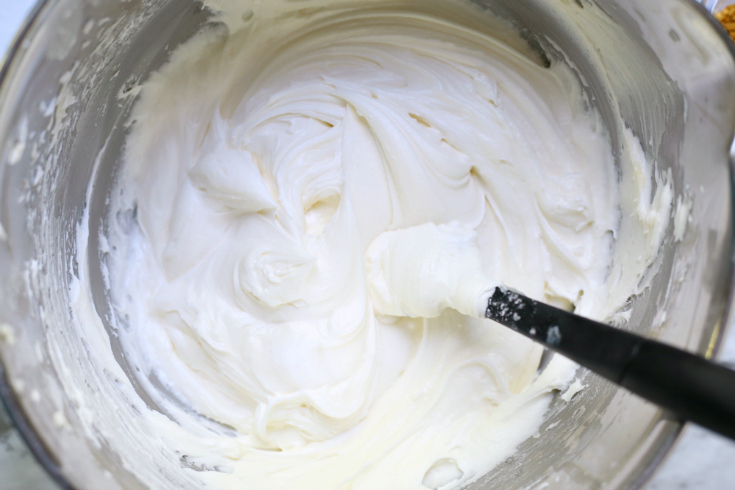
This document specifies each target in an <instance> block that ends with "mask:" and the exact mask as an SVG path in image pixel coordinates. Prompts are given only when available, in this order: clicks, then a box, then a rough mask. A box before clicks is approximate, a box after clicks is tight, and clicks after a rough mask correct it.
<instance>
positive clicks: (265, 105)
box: [76, 0, 670, 490]
mask: <svg viewBox="0 0 735 490" xmlns="http://www.w3.org/2000/svg"><path fill="white" fill-rule="evenodd" d="M264 3H265V4H266V5H261V4H258V3H255V4H252V3H251V2H246V1H244V0H243V1H235V0H229V1H225V2H219V3H218V5H219V6H220V7H221V8H223V14H222V19H223V20H224V21H225V22H226V24H227V25H228V27H229V31H230V34H229V35H223V33H222V31H221V30H218V29H217V28H216V27H213V28H211V29H209V30H208V31H207V32H205V33H203V34H202V35H200V36H198V37H197V38H195V39H194V40H192V41H190V42H189V43H188V44H187V45H185V46H184V47H183V48H181V49H179V50H178V51H177V52H176V53H175V54H174V56H173V58H172V60H171V61H170V63H169V64H167V65H166V66H165V67H164V68H163V69H161V70H160V71H159V72H158V73H157V74H156V75H155V76H153V77H152V78H151V79H150V80H149V81H147V82H146V83H145V84H144V85H143V88H142V90H141V100H140V102H139V103H138V105H137V108H136V110H135V114H134V118H135V120H136V123H135V125H134V126H133V130H132V134H131V135H130V138H129V141H128V146H127V151H126V160H125V164H126V167H125V173H124V175H123V176H122V177H121V180H120V191H121V194H120V197H119V198H118V199H119V202H118V203H117V205H116V208H115V216H116V218H115V219H113V221H114V222H115V223H122V224H121V225H120V229H118V230H112V231H111V235H110V237H109V239H110V246H111V248H110V250H111V256H112V261H111V266H112V267H111V270H110V281H111V287H112V293H113V297H114V300H115V306H116V309H117V310H118V318H120V319H121V320H120V322H121V325H120V327H119V331H118V335H119V340H120V342H121V344H122V346H123V351H124V356H125V359H126V361H127V363H128V365H129V366H132V367H134V368H135V369H136V370H138V371H135V372H137V373H138V376H137V379H136V382H137V383H139V384H140V387H141V389H142V390H143V391H145V393H146V397H147V398H148V399H149V402H150V404H152V405H155V406H156V407H157V408H158V409H160V410H162V411H163V412H165V413H166V414H167V415H168V416H163V415H161V414H160V413H159V412H158V411H155V410H151V409H149V408H145V407H143V406H142V404H141V403H139V399H137V398H135V397H136V396H137V395H134V394H132V393H133V392H132V388H131V386H130V385H128V384H126V383H122V382H119V381H118V384H119V388H117V389H120V390H122V391H125V393H126V396H127V397H129V398H130V399H133V398H135V400H136V401H133V402H131V403H133V405H134V406H135V407H137V408H136V409H135V413H137V414H138V415H136V416H135V417H136V420H135V427H141V429H136V430H137V433H140V434H138V435H137V436H135V437H140V438H141V440H143V439H145V438H149V439H146V441H147V442H146V445H147V446H148V447H155V448H156V450H155V451H150V452H151V453H153V455H152V456H151V457H152V458H153V459H154V460H155V461H158V463H157V464H159V465H161V467H165V466H166V465H167V464H169V463H166V462H165V461H173V462H174V463H173V464H176V463H178V462H179V461H182V462H184V464H185V466H186V468H185V469H182V470H181V471H182V472H183V473H186V474H187V476H186V478H187V480H186V481H187V482H189V483H188V484H191V482H199V483H206V484H208V485H211V487H212V488H220V487H234V488H254V489H259V490H265V489H269V488H274V489H276V488H300V489H312V488H313V489H317V488H319V489H324V488H353V489H361V488H366V489H375V488H401V489H414V488H415V489H425V488H427V487H428V488H443V489H447V488H455V487H458V486H461V485H464V484H467V483H468V482H471V481H473V480H476V479H477V478H479V477H480V476H482V475H483V474H485V473H486V472H488V471H489V470H490V469H492V468H493V467H494V466H495V465H496V464H497V463H499V462H500V461H502V460H503V459H505V458H507V457H508V456H510V455H511V454H512V453H513V452H514V450H515V448H516V447H517V446H518V445H519V444H520V443H522V442H523V441H524V440H526V439H527V438H529V437H531V436H532V435H533V434H534V433H536V432H537V430H538V428H539V426H540V424H541V422H542V420H543V415H544V412H545V410H546V409H547V407H548V404H549V401H550V397H551V395H550V393H551V392H552V391H553V390H555V389H560V388H562V387H564V386H566V385H567V384H568V383H569V381H570V380H571V379H572V376H573V373H574V366H573V365H572V364H571V363H570V362H568V361H565V360H564V359H561V358H558V357H556V358H554V360H553V361H552V364H551V365H550V366H549V367H548V368H547V369H546V370H545V371H544V372H543V374H542V375H541V376H538V377H537V376H536V371H537V368H538V365H539V359H540V355H541V352H542V349H541V348H540V347H539V346H537V345H534V344H533V343H532V342H531V341H529V340H527V339H524V338H522V337H520V336H518V335H516V334H515V333H513V332H511V331H509V330H507V329H505V328H504V327H500V326H498V325H495V324H493V323H491V322H489V321H486V320H481V319H476V318H473V317H481V316H482V302H481V300H482V298H483V296H484V295H485V294H486V293H487V291H489V288H490V287H491V286H492V285H494V284H499V283H502V284H505V285H507V286H510V287H513V288H516V289H518V290H521V291H523V292H524V293H526V294H527V295H529V296H531V297H534V298H538V299H541V300H544V301H546V302H549V303H553V304H557V305H560V306H563V307H567V308H571V307H572V306H574V307H576V308H577V311H579V312H582V313H584V314H586V315H587V316H591V317H594V318H598V319H607V318H610V317H611V316H612V315H613V314H615V313H616V312H617V311H618V309H619V308H620V307H621V306H622V305H623V304H624V302H625V300H626V298H627V297H628V296H629V295H630V294H632V293H634V292H635V287H636V286H637V285H638V282H639V280H640V277H641V275H642V274H643V273H644V271H645V270H646V268H647V267H648V266H649V265H650V264H651V262H652V260H653V258H654V257H655V254H656V252H657V250H658V245H659V243H660V241H661V237H662V234H663V232H664V231H665V229H666V224H667V221H666V219H667V216H668V207H667V206H669V205H670V202H669V203H667V201H666V196H662V194H661V192H657V193H656V195H655V196H652V193H653V191H652V189H651V187H650V186H651V178H652V175H651V174H652V169H651V166H650V165H649V164H647V162H645V158H644V157H643V156H642V153H641V152H640V151H638V153H636V154H635V155H633V156H632V157H630V158H627V157H625V156H624V161H626V162H632V163H630V165H632V166H633V167H632V168H633V169H634V170H635V172H634V175H635V178H633V177H631V176H630V173H629V172H627V171H626V170H625V169H624V172H623V178H624V181H625V186H626V189H628V190H627V191H626V195H628V196H630V195H631V192H632V195H633V196H634V197H633V198H631V199H629V200H628V202H621V201H620V195H621V193H620V192H619V189H618V182H617V174H616V170H615V165H614V160H613V156H612V150H611V148H610V142H609V139H608V137H607V133H606V131H605V128H604V126H603V124H602V122H601V119H600V117H599V115H598V114H597V113H596V112H595V111H593V110H590V109H589V105H588V104H586V103H585V100H584V97H583V95H582V90H581V88H580V86H579V84H578V82H577V80H576V78H575V77H574V75H573V73H572V71H571V70H570V69H569V68H568V67H567V66H566V65H565V64H563V63H561V62H554V63H552V66H551V67H550V68H546V67H544V66H542V65H541V64H540V63H539V62H537V60H536V59H535V58H534V56H533V55H532V54H531V53H529V52H527V50H525V49H524V48H522V47H521V46H522V43H520V42H519V41H518V40H517V39H515V38H512V37H509V38H508V39H507V40H506V39H505V38H503V40H500V39H498V38H494V37H491V36H490V35H488V34H487V33H483V32H480V31H476V30H473V29H470V28H468V27H465V26H464V25H463V24H469V23H471V22H470V20H468V19H472V18H477V17H478V16H482V15H483V14H481V13H480V12H479V11H475V10H474V9H473V7H471V6H469V5H465V4H462V3H458V4H456V5H452V6H451V8H449V9H448V10H447V11H445V12H444V13H445V14H446V15H444V16H443V19H444V20H440V17H434V16H432V15H428V14H424V13H419V12H420V11H421V10H422V9H427V10H428V9H429V6H430V5H433V2H424V3H423V4H422V2H416V3H415V5H414V7H413V8H414V10H416V12H417V13H407V11H404V10H400V9H398V8H397V7H396V8H383V9H379V8H377V7H381V2H380V1H371V2H368V3H364V2H363V3H360V4H359V5H361V6H362V7H361V8H359V9H355V10H354V11H352V10H350V9H349V8H348V7H347V4H345V5H343V6H342V7H341V8H339V9H335V10H334V11H330V10H326V11H320V10H316V11H315V13H313V15H312V14H305V13H303V12H302V11H300V10H299V11H295V10H294V7H293V6H292V5H291V2H286V1H283V2H282V1H280V0H278V1H270V2H264ZM316 3H317V2H311V3H310V5H311V6H314V4H316ZM409 3H410V2H409ZM356 5H357V4H356ZM445 5H446V4H445ZM373 7H375V8H373ZM289 13H291V14H293V15H288V14H289ZM297 14H298V15H297ZM446 19H452V20H446ZM488 25H494V24H488ZM497 32H503V30H502V29H498V30H497ZM506 41H507V42H506ZM626 138H627V141H628V143H633V145H632V147H631V145H630V144H628V145H627V146H628V148H629V151H631V152H634V150H636V148H635V141H634V138H633V137H632V135H626ZM625 179H627V180H625ZM631 189H633V191H631ZM659 189H660V190H664V189H666V185H665V183H662V184H661V185H660V186H659ZM669 200H670V198H669ZM133 203H135V206H137V215H135V214H134V215H133V216H136V218H137V226H130V225H131V223H130V221H129V220H128V221H126V220H125V219H120V217H121V216H122V217H125V216H126V212H128V213H129V212H130V211H129V209H128V208H132V206H133ZM621 209H622V212H621ZM662 210H663V211H662ZM127 216H128V217H130V214H128V215H127ZM621 219H623V221H624V222H626V220H627V221H628V222H630V223H629V224H628V225H626V226H627V228H626V230H628V231H626V233H627V235H629V236H634V237H635V238H636V240H637V241H635V242H634V245H636V246H638V244H639V243H645V244H646V247H645V248H643V247H642V246H639V247H638V252H637V253H636V254H635V258H633V259H631V258H630V257H631V256H632V253H631V252H630V251H629V250H628V249H626V248H623V249H620V246H619V244H618V245H616V244H615V242H614V237H615V236H616V234H617V233H618V230H619V228H620V226H621V225H620V223H621ZM631 230H632V231H631ZM621 250H622V251H621ZM83 252H84V253H86V251H83ZM620 257H622V258H624V259H626V261H625V262H623V263H622V265H621V264H620V263H619V259H620ZM619 270H624V273H623V272H621V273H619V274H618V273H611V271H619ZM621 278H623V279H621ZM82 283H84V280H82ZM86 294H89V291H87V289H85V286H84V285H82V288H81V293H80V295H81V296H84V295H86ZM80 301H81V300H80ZM82 306H83V305H82ZM82 306H80V305H79V304H78V305H77V306H76V311H77V315H78V317H79V318H83V317H84V316H85V315H88V314H89V313H88V312H87V310H84V309H83V308H82ZM85 308H87V309H88V307H85ZM91 323H93V322H90V324H91ZM90 328H97V329H99V323H96V324H94V325H93V326H92V327H90ZM97 345H101V344H97ZM107 359H108V360H110V362H114V359H113V358H112V356H111V355H110V356H107ZM110 372H113V373H120V369H119V368H118V367H117V366H114V367H110ZM116 376H118V377H121V376H120V375H119V374H118V375H116ZM124 413H125V414H129V413H133V412H124ZM130 416H132V415H130ZM90 417H91V415H90ZM91 418H92V419H93V418H94V417H91ZM173 421H175V423H174V422H173ZM126 437H129V436H126ZM116 443H118V442H116ZM118 444H119V445H120V447H121V448H122V447H136V446H135V445H131V446H127V444H128V443H127V441H126V439H124V438H121V440H120V441H119V443H118ZM147 453H148V452H146V454H147ZM126 457H131V458H132V456H126ZM159 459H160V461H159ZM126 461H127V460H126ZM131 461H132V460H131ZM126 464H129V463H126ZM131 469H134V468H131ZM197 470H204V471H197ZM183 473H182V474H183ZM142 475H143V477H145V476H146V475H147V473H146V474H142ZM151 478H152V477H151ZM156 485H157V488H164V487H166V486H167V485H171V487H172V488H175V487H176V485H175V484H173V483H171V482H170V481H168V480H165V479H161V480H159V481H157V482H156Z"/></svg>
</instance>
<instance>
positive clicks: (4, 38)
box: [0, 0, 735, 490]
mask: <svg viewBox="0 0 735 490" xmlns="http://www.w3.org/2000/svg"><path fill="white" fill-rule="evenodd" d="M709 1H711V0H709ZM34 3H35V0H0V60H1V59H2V58H3V54H2V53H5V51H6V50H7V48H8V47H9V46H10V43H11V42H12V40H13V39H14V37H15V34H16V32H17V30H18V29H19V28H20V26H21V25H22V23H23V21H24V19H25V17H26V15H28V13H29V12H30V10H31V8H32V6H33V4H34ZM734 149H735V147H734ZM720 360H721V361H722V362H725V363H730V364H732V365H733V366H735V329H731V330H730V332H729V335H728V336H727V338H726V339H725V345H724V347H723V350H722V356H721V358H720ZM0 411H1V409H0ZM6 424H7V420H6V419H5V414H4V413H0V487H1V488H2V490H28V489H33V490H46V489H49V490H51V489H55V488H56V487H55V486H54V484H53V483H52V482H51V481H50V480H49V479H48V477H46V475H45V474H44V473H43V470H42V469H40V467H39V466H38V465H37V464H36V463H35V460H34V459H33V457H32V456H31V455H30V454H29V452H28V450H27V449H26V448H25V446H24V444H23V442H22V441H21V439H20V437H19V436H18V434H17V432H16V431H15V430H13V429H11V430H8V431H5V430H4V429H5V427H6ZM728 488H733V489H735V442H732V441H730V440H727V439H724V438H722V437H719V436H717V435H715V434H712V433H710V432H709V431H706V430H705V429H701V428H699V427H697V426H691V425H690V426H688V427H687V428H686V429H685V430H684V434H683V435H682V437H681V438H680V439H679V441H678V443H677V445H676V447H675V448H674V450H673V451H672V452H671V453H670V454H669V456H668V458H667V460H666V461H665V462H664V464H663V465H662V467H661V468H660V469H659V470H658V472H657V473H656V475H655V476H654V477H653V480H652V481H651V482H650V483H649V484H648V485H647V486H646V490H670V489H698V490H723V489H728Z"/></svg>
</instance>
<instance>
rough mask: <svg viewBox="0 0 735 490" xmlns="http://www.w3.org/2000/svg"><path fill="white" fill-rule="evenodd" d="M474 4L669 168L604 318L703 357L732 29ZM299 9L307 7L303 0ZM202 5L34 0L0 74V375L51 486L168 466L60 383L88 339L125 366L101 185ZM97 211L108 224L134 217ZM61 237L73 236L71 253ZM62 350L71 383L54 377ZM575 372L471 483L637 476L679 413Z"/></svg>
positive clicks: (714, 266)
mask: <svg viewBox="0 0 735 490" xmlns="http://www.w3.org/2000/svg"><path fill="white" fill-rule="evenodd" d="M254 1H255V0H254ZM475 3H477V4H478V5H479V6H481V7H482V8H485V9H487V10H488V11H490V12H492V13H493V14H494V15H496V16H499V17H501V18H503V19H506V20H507V21H508V22H510V23H512V24H513V25H514V26H515V27H516V28H517V29H518V30H519V32H520V33H521V35H522V36H523V38H524V39H525V40H526V41H527V42H528V43H529V45H530V46H532V47H533V49H535V50H537V51H538V52H539V54H540V55H541V57H542V59H546V60H551V59H561V60H565V62H569V63H570V65H571V66H572V67H573V69H574V71H575V73H576V74H577V75H578V76H579V78H580V79H581V80H582V82H583V86H584V89H585V90H586V91H587V92H588V94H587V95H588V97H589V100H590V101H592V103H593V104H594V105H595V106H596V108H597V109H598V110H599V111H600V113H601V114H602V115H603V118H604V120H605V121H606V124H607V126H608V130H609V132H610V136H611V140H612V145H613V149H614V151H615V153H616V155H617V154H619V152H620V149H621V147H622V145H623V138H621V136H620V135H621V131H623V130H624V127H627V128H630V129H631V130H632V131H633V133H634V134H635V135H636V136H637V137H638V138H639V139H640V141H641V142H642V146H643V149H644V151H645V153H646V156H647V157H648V159H649V161H651V162H654V163H655V165H656V166H657V168H658V169H659V172H658V173H659V174H660V175H665V176H667V178H668V179H670V182H671V183H672V185H673V189H674V192H675V198H674V199H675V203H676V206H675V209H674V211H673V212H672V217H671V223H670V224H669V228H668V231H667V235H666V239H665V243H664V245H663V247H662V249H661V251H660V253H659V256H658V260H657V261H656V263H655V264H654V266H653V267H652V268H651V270H650V272H649V274H648V275H647V277H646V278H644V281H646V285H647V286H648V287H647V288H645V292H644V293H642V294H641V295H639V296H636V297H633V298H631V299H630V301H629V304H628V305H627V306H626V309H627V310H628V312H627V313H626V315H629V320H628V321H627V322H626V323H625V325H623V328H630V329H632V330H635V331H638V332H640V333H644V334H646V335H649V336H651V337H655V338H658V339H660V340H663V341H665V342H669V343H672V344H675V345H677V346H680V347H684V348H687V349H689V350H692V351H696V352H698V353H700V354H702V355H704V356H707V357H711V356H713V354H714V353H715V352H716V350H717V346H718V341H719V339H720V338H721V337H722V334H723V329H724V328H725V326H726V325H729V324H730V321H731V314H732V311H731V308H730V306H731V304H732V299H733V298H732V280H733V270H732V263H731V261H732V255H733V249H732V221H733V216H732V209H733V208H732V203H731V198H732V184H731V170H730V166H729V163H728V151H729V148H730V143H731V141H732V136H733V124H734V123H735V57H734V56H733V54H734V53H733V49H734V47H735V46H734V45H733V44H732V42H731V41H730V40H729V38H728V37H727V34H726V33H725V32H724V30H723V29H722V27H721V26H720V25H719V24H717V23H716V21H714V19H712V18H711V17H710V15H709V14H708V13H707V12H706V11H705V9H704V8H702V7H701V6H700V5H699V4H697V3H695V2H693V1H691V0H657V1H655V2H654V1H650V0H598V1H593V0H527V1H523V2H518V1H515V0H506V1H501V0H475ZM416 4H417V2H415V1H414V2H411V1H404V2H396V8H406V9H411V8H414V7H415V5H416ZM440 14H441V11H440V10H439V11H437V15H440ZM300 15H318V12H312V11H310V10H309V9H308V2H303V10H302V11H300ZM210 20H211V13H210V12H209V11H208V10H206V9H204V8H203V7H202V5H201V4H200V3H198V2H196V1H191V0H168V1H166V0H134V1H126V2H118V1H111V0H109V1H107V0H47V1H43V2H40V3H39V4H38V6H37V7H36V8H35V10H34V12H33V14H32V16H31V20H30V22H29V23H28V24H27V26H26V28H25V29H24V31H23V32H22V33H21V35H20V37H19V39H18V41H17V43H16V44H15V46H14V48H13V49H12V51H11V53H10V56H9V59H8V61H7V64H6V65H5V67H4V68H3V71H2V72H1V73H0V82H1V84H0V164H1V166H0V173H1V178H2V185H1V186H0V223H1V224H2V229H0V275H1V276H2V280H1V281H0V325H1V326H0V338H1V339H2V344H1V346H0V361H1V365H2V377H1V378H2V381H1V382H0V393H1V394H2V398H3V400H4V402H5V404H6V406H7V408H8V410H9V412H10V414H11V416H12V417H13V419H14V421H15V423H16V424H17V426H18V428H19V429H20V431H21V432H22V434H23V436H24V437H25V438H26V440H27V442H28V444H29V445H30V447H31V448H32V450H33V452H34V453H35V454H36V456H37V457H38V459H39V460H40V461H41V463H42V464H43V465H44V467H45V468H46V469H47V470H48V471H49V473H50V474H51V475H52V476H53V477H54V478H55V479H56V481H57V482H58V483H59V484H60V485H61V486H62V487H64V488H78V489H96V488H147V487H148V485H147V480H146V475H147V474H150V473H151V472H158V471H168V470H164V469H161V468H157V467H155V463H154V462H153V460H151V463H150V467H138V468H131V467H130V466H129V465H128V464H126V454H125V452H123V451H120V449H119V446H118V445H117V442H118V441H117V440H116V434H117V433H118V432H117V431H118V430H120V432H119V433H120V434H122V427H121V424H123V423H124V422H126V420H125V419H124V418H123V416H122V415H123V414H124V413H126V410H128V409H129V407H126V406H123V405H122V404H121V402H120V401H119V400H117V399H115V398H114V397H111V398H110V399H109V400H101V401H100V403H101V404H102V405H101V406H103V407H105V410H104V411H103V412H100V413H89V412H88V411H85V410H84V408H83V405H81V404H80V403H79V400H80V399H81V398H83V397H99V389H98V388H99V385H100V383H115V382H118V383H119V382H121V380H115V379H108V377H106V376H107V375H106V373H104V372H100V371H99V370H96V369H95V366H96V364H95V359H96V356H98V355H99V354H100V352H99V351H97V350H95V349H99V346H100V345H102V346H103V347H104V348H103V349H102V350H108V351H109V354H110V355H113V356H115V358H116V359H117V360H118V362H119V363H120V364H121V366H122V367H123V369H125V370H126V372H128V373H129V372H130V368H129V366H127V365H126V364H125V360H124V358H123V357H122V355H121V353H120V349H119V346H118V344H117V341H116V335H115V331H114V329H113V328H112V327H111V326H110V325H109V323H110V322H109V320H110V318H111V315H113V314H114V313H113V312H112V309H111V307H110V301H109V297H108V294H107V287H106V281H105V261H106V252H105V249H104V245H103V244H101V243H100V239H99V236H100V233H99V231H102V232H103V234H104V232H105V230H106V229H107V227H108V226H110V223H109V221H108V215H109V213H108V211H109V209H108V206H109V200H108V199H107V198H108V196H109V192H110V189H111V187H112V183H113V181H114V179H115V176H116V172H118V170H119V163H120V157H121V150H122V147H123V143H124V140H125V136H126V134H127V132H128V130H129V125H128V124H127V123H128V118H129V115H130V110H131V107H132V105H133V104H134V102H135V100H136V95H137V93H138V90H139V84H140V83H141V82H142V81H144V80H146V78H147V77H148V76H149V75H150V73H151V72H153V71H155V70H156V69H157V68H159V67H161V66H162V65H163V64H164V63H165V62H166V60H167V59H168V57H169V55H170V53H171V52H172V50H174V49H175V48H176V47H177V46H178V45H180V44H181V43H183V42H185V41H186V40H187V39H189V38H191V37H192V35H194V34H195V33H196V32H197V31H198V30H200V29H201V28H202V27H203V26H205V25H206V24H207V23H209V22H210ZM621 121H623V122H622V123H621ZM652 185H653V186H654V187H655V186H656V185H657V182H655V181H654V182H652ZM87 209H88V210H89V223H88V228H85V227H83V226H80V222H81V220H82V218H83V216H84V215H85V210H87ZM112 219H115V220H117V221H118V225H119V224H123V225H124V224H125V223H126V222H127V221H129V220H131V219H134V216H116V217H113V218H112ZM126 220H127V221H126ZM85 225H86V223H85ZM85 229H88V230H90V232H89V233H88V234H87V233H86V232H84V231H83V230H85ZM80 244H86V245H87V250H88V253H87V255H86V256H85V257H83V258H82V259H79V260H78V257H77V254H76V251H77V250H78V249H79V247H80ZM80 271H86V273H88V274H89V277H90V281H91V284H92V290H91V295H92V299H93V303H92V304H93V306H94V309H95V312H96V314H97V315H98V316H99V318H100V319H101V321H102V322H103V323H104V324H105V326H106V328H107V331H108V334H109V335H108V337H109V338H105V339H102V343H100V339H91V338H85V337H84V336H82V335H79V333H78V332H77V331H76V330H75V327H74V319H73V318H72V312H71V309H70V306H69V305H70V302H71V301H73V299H74V295H76V294H80V292H79V290H78V288H77V287H76V284H75V282H74V279H73V278H74V277H75V276H76V275H78V274H79V273H80ZM70 369H73V370H74V371H75V372H76V374H75V376H76V377H77V379H79V377H81V378H83V380H84V383H81V386H82V388H78V386H80V385H76V386H77V388H75V389H71V388H70V386H68V385H67V384H65V382H64V379H66V377H65V376H63V375H64V374H65V373H68V372H69V370H70ZM580 376H581V378H582V382H583V384H585V385H587V388H586V390H585V391H584V392H583V393H582V394H581V395H579V396H576V397H574V398H573V399H572V400H571V401H570V402H566V401H564V400H562V399H561V396H559V395H556V396H555V398H554V400H553V402H552V404H551V408H550V410H549V413H548V417H547V420H546V421H545V422H544V424H543V426H542V427H541V429H540V431H539V433H538V435H537V437H534V438H531V439H529V440H527V441H526V442H525V443H523V444H522V445H521V446H520V448H519V449H518V451H517V453H516V454H515V455H514V456H513V457H512V458H509V459H508V460H506V461H505V462H504V463H503V464H501V465H499V466H498V467H496V468H495V469H494V470H493V471H492V472H491V473H489V474H488V475H486V476H484V477H483V478H481V479H480V481H478V482H476V483H475V484H474V485H472V486H471V488H473V489H491V488H524V487H535V488H563V489H570V488H636V487H639V486H641V485H642V484H643V482H645V480H646V478H647V477H648V476H649V475H650V473H651V472H652V471H653V469H654V468H655V467H656V465H657V463H658V462H659V461H660V460H661V459H662V458H663V456H664V454H665V453H666V450H667V449H668V448H669V447H670V446H671V444H672V443H673V441H674V440H675V438H676V436H677V434H678V433H679V431H680V429H681V424H680V423H679V422H678V421H676V420H671V419H670V418H667V416H666V414H664V413H662V412H661V411H660V410H659V409H658V408H657V407H655V406H652V405H650V404H648V403H646V402H644V401H642V400H641V399H639V398H637V397H635V396H633V395H630V394H629V393H627V392H625V391H624V390H621V389H619V388H617V387H616V386H614V385H612V384H610V383H608V382H606V381H604V380H602V379H600V378H598V377H596V376H594V375H591V374H589V373H587V372H580ZM131 379H133V377H132V376H131ZM140 395H141V397H143V398H145V393H141V394H140ZM133 434H134V431H133ZM128 435H129V434H128ZM126 437H127V436H126ZM133 437H134V436H133ZM182 465H186V460H185V458H182ZM167 478H169V479H170V480H171V481H176V478H177V475H176V474H175V472H174V473H171V474H169V475H167Z"/></svg>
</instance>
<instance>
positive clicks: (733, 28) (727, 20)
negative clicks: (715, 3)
mask: <svg viewBox="0 0 735 490" xmlns="http://www.w3.org/2000/svg"><path fill="white" fill-rule="evenodd" d="M715 18H716V19H717V20H719V21H720V22H722V25H723V26H725V29H727V32H729V33H730V37H731V38H732V40H733V41H735V5H729V6H727V7H725V8H724V9H722V10H721V11H719V12H717V13H716V14H715Z"/></svg>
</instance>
